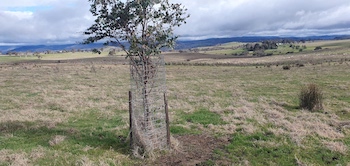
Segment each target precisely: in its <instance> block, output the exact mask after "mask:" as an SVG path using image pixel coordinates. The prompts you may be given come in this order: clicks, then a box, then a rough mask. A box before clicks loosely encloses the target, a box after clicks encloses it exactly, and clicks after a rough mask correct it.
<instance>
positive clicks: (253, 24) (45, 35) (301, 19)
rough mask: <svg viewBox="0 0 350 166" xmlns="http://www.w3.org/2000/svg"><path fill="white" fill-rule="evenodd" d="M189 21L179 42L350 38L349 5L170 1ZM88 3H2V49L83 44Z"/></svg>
mask: <svg viewBox="0 0 350 166" xmlns="http://www.w3.org/2000/svg"><path fill="white" fill-rule="evenodd" d="M169 1H170V2H173V3H182V4H183V5H184V6H185V7H186V8H187V9H188V14H190V15H191V17H190V18H188V19H187V24H186V25H183V26H181V27H179V28H177V29H175V33H176V34H177V35H180V39H184V40H186V39H205V38H213V37H239V36H314V35H350V17H349V16H350V0H331V1H330V0H169ZM89 8H90V5H89V1H88V0H1V2H0V45H4V44H11V43H12V44H13V43H17V44H18V43H27V44H56V43H77V42H81V41H82V40H83V39H84V38H86V36H83V35H82V34H83V32H84V30H86V29H87V28H88V27H89V26H90V25H92V23H93V21H94V18H93V17H92V15H91V14H90V12H89Z"/></svg>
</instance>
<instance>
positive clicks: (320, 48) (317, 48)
mask: <svg viewBox="0 0 350 166" xmlns="http://www.w3.org/2000/svg"><path fill="white" fill-rule="evenodd" d="M314 50H315V51H317V50H322V47H321V46H317V47H316V48H315V49H314Z"/></svg>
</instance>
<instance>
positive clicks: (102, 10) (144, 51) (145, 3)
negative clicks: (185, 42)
mask: <svg viewBox="0 0 350 166" xmlns="http://www.w3.org/2000/svg"><path fill="white" fill-rule="evenodd" d="M89 1H90V2H91V8H90V12H91V13H92V14H93V16H95V17H96V20H95V23H94V24H93V25H92V26H91V27H90V28H88V29H87V30H86V31H85V34H86V35H89V37H88V38H87V39H85V41H84V43H93V42H97V41H99V40H104V41H105V44H107V45H108V44H110V43H113V44H118V45H119V46H120V47H121V48H122V49H123V50H124V51H125V52H126V54H127V57H140V58H142V57H144V56H150V55H156V54H159V53H160V52H161V49H162V48H173V47H174V45H175V40H176V39H177V37H178V36H176V35H174V33H173V30H174V27H178V26H180V25H182V24H183V23H186V22H185V20H186V18H188V17H189V15H187V14H186V11H187V9H185V8H184V7H183V6H182V5H181V4H178V3H175V4H173V3H169V1H168V0H126V1H125V0H124V1H122V0H89ZM126 43H127V44H126Z"/></svg>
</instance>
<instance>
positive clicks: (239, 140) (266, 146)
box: [217, 132, 349, 165]
mask: <svg viewBox="0 0 350 166" xmlns="http://www.w3.org/2000/svg"><path fill="white" fill-rule="evenodd" d="M217 153H221V156H224V155H228V156H227V157H228V158H230V159H231V161H232V163H235V164H242V163H244V161H243V160H247V161H249V163H250V164H251V165H298V162H303V163H306V164H310V163H313V164H317V165H324V164H325V165H337V164H340V165H346V164H347V162H348V161H349V160H348V157H349V155H343V154H340V153H337V152H332V151H330V150H328V149H325V148H323V147H318V146H317V147H313V148H300V147H297V146H295V145H294V144H293V142H291V140H288V139H286V138H285V137H281V136H275V135H273V134H272V133H269V132H257V133H254V134H250V135H247V134H242V133H237V134H234V135H233V136H232V140H231V143H230V144H229V145H228V146H227V147H226V149H225V150H223V151H219V152H217ZM298 160H299V161H298Z"/></svg>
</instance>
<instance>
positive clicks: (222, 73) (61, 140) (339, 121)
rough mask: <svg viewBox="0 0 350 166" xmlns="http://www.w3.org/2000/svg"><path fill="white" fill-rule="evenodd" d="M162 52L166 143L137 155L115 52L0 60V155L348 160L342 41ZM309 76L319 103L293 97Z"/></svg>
mask: <svg viewBox="0 0 350 166" xmlns="http://www.w3.org/2000/svg"><path fill="white" fill-rule="evenodd" d="M165 57H166V60H167V61H168V62H172V63H170V64H171V65H168V66H167V68H166V70H167V88H168V92H167V96H168V100H169V101H168V103H169V111H170V121H171V124H170V130H171V133H172V150H171V151H170V152H159V153H156V154H154V156H152V157H150V158H147V159H143V160H141V159H137V158H134V157H132V152H131V151H130V149H129V137H128V134H129V131H128V127H129V125H128V98H127V97H128V90H129V81H130V80H129V66H128V65H123V63H121V62H120V61H121V59H123V58H121V59H118V58H114V59H113V58H110V59H109V60H108V58H107V59H106V58H105V59H91V58H90V59H85V60H75V61H73V60H67V61H60V63H58V62H56V61H52V60H51V61H45V60H40V61H35V62H30V61H28V62H18V63H3V64H0V112H1V114H0V165H196V164H198V165H350V153H349V150H350V149H349V146H350V54H348V49H346V48H342V50H338V52H337V51H334V54H333V53H332V52H331V51H329V52H313V53H308V54H295V55H294V54H293V55H288V56H285V55H281V56H271V57H263V58H225V57H222V58H219V59H215V58H214V59H210V58H209V57H208V56H206V55H203V54H193V55H192V54H178V53H172V54H167V55H166V56H165ZM43 58H44V57H43ZM203 58H204V59H203ZM316 62H317V63H316ZM294 63H303V64H304V67H293V64H294ZM267 64H269V65H267ZM282 65H291V66H292V67H291V69H290V70H283V69H282ZM309 83H315V84H317V85H319V86H320V88H321V89H322V91H323V96H324V103H323V104H324V109H323V110H320V111H317V112H310V111H307V110H302V109H300V108H299V107H298V94H299V92H300V89H301V87H302V86H303V85H306V84H309Z"/></svg>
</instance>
